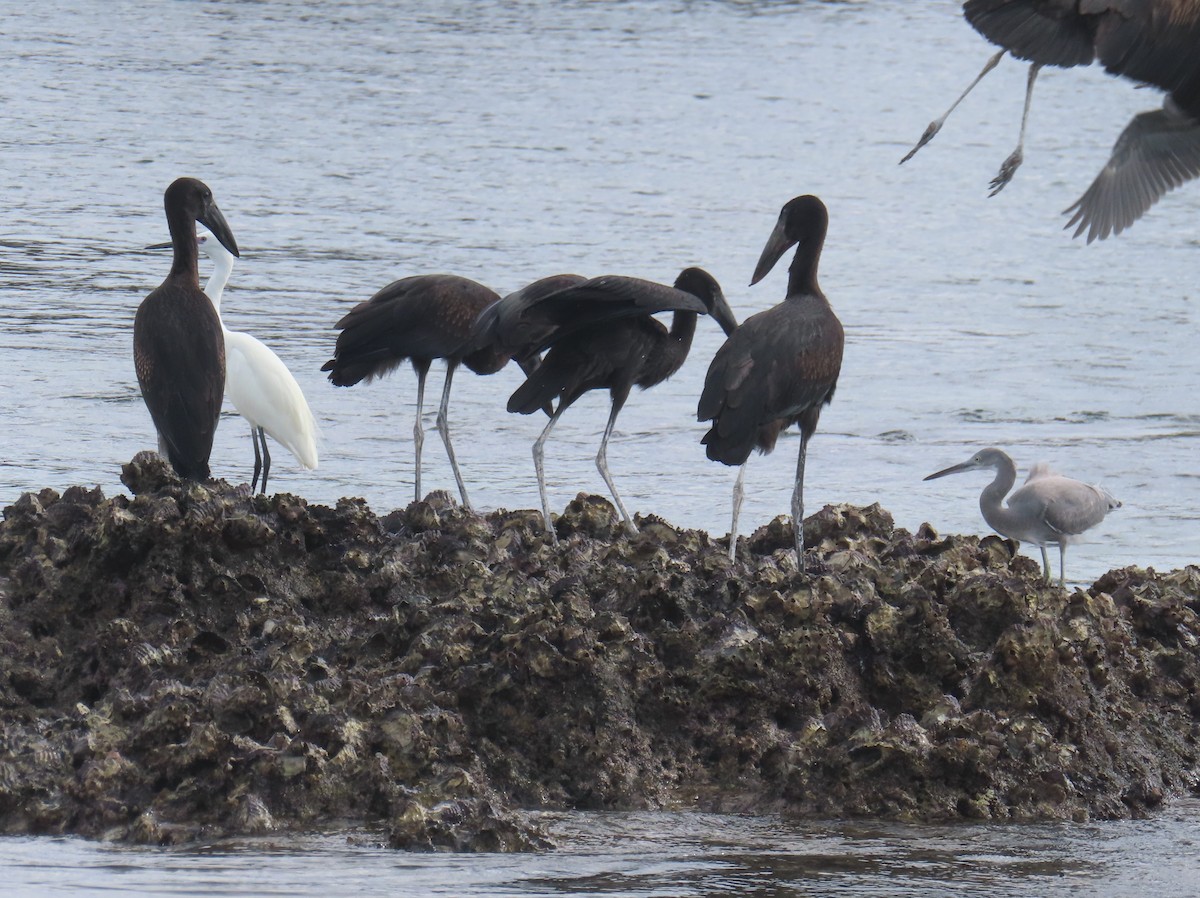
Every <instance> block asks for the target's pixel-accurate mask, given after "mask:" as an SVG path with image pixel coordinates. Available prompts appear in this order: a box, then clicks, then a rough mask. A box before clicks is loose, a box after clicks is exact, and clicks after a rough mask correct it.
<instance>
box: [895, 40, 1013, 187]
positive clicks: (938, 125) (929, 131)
mask: <svg viewBox="0 0 1200 898" xmlns="http://www.w3.org/2000/svg"><path fill="white" fill-rule="evenodd" d="M1005 52H1007V51H1005V50H1001V51H1000V52H999V53H997V54H996V55H995V56H993V57H992V58H991V59H989V60H988V61H987V65H985V66H984V67H983V71H982V72H980V73H979V74H978V75H976V76H975V80H974V81H972V82H971V83H970V84H969V85H968V86H967V89H966V90H964V91H963V92H962V93H961V94H960V95H959V98H958V99H957V100H955V101H954V102H953V103H952V104H951V105H950V108H949V109H947V110H946V112H945V113H944V114H943V115H942V117H941V118H936V119H934V120H933V121H932V122H930V123H929V125H928V126H927V127H926V128H925V133H924V134H922V135H921V139H920V140H918V141H917V145H916V146H915V147H913V148H912V149H911V150H909V151H908V153H907V154H906V155H905V157H904V158H903V159H901V160H900V164H901V165H903V164H904V163H905V162H907V161H908V160H909V159H911V158H912V157H913V156H915V155H916V154H917V150H919V149H921V147H923V146H925V144H927V143H929V141H931V140H933V137H934V135H935V134H937V133H938V132H939V131H941V130H942V125H944V124H946V119H947V118H948V117H949V116H950V113H952V112H953V111H954V110H955V108H956V107H957V106H958V104H959V103H961V102H962V101H963V100H964V99H966V96H967V94H969V93H970V92H971V91H972V90H974V89H975V85H976V84H978V83H979V82H980V81H982V80H983V76H984V75H986V74H987V73H988V72H990V71H991V70H992V69H994V68H995V67H996V64H997V63H998V62H999V61H1000V57H1001V56H1003V55H1004V54H1005Z"/></svg>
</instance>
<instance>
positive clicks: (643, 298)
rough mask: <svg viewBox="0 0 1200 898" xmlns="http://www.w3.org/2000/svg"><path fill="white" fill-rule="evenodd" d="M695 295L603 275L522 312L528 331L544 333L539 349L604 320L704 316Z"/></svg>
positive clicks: (699, 301) (548, 296)
mask: <svg viewBox="0 0 1200 898" xmlns="http://www.w3.org/2000/svg"><path fill="white" fill-rule="evenodd" d="M707 311H708V309H707V307H706V306H705V305H704V302H703V301H702V300H701V299H700V298H699V297H697V296H694V295H692V294H691V293H688V292H686V291H684V290H678V289H676V288H675V287H668V286H667V285H666V284H659V283H657V282H655V281H647V280H643V279H642V278H635V277H628V276H626V275H619V274H605V275H601V276H600V277H594V278H589V279H588V280H586V281H583V282H582V283H579V284H575V285H574V286H570V287H567V288H565V289H563V290H558V291H555V292H553V293H550V294H548V295H545V296H542V297H539V298H538V299H537V300H536V301H534V302H531V303H529V304H528V305H527V306H526V307H525V308H524V309H523V310H522V312H521V316H520V320H521V321H522V322H523V323H524V325H525V326H526V327H528V328H529V330H530V332H537V333H542V334H544V337H543V338H542V340H541V343H540V345H539V346H538V347H537V348H538V350H539V351H540V350H543V349H546V348H548V347H549V346H552V345H553V344H554V343H556V342H558V341H559V340H562V339H563V338H565V337H568V336H570V335H571V334H574V333H577V332H578V331H580V330H583V329H584V328H588V327H592V326H593V325H596V324H599V323H601V322H603V321H614V320H617V319H620V318H631V317H640V316H644V315H653V314H655V313H657V312H695V313H697V314H699V315H703V314H705V313H707Z"/></svg>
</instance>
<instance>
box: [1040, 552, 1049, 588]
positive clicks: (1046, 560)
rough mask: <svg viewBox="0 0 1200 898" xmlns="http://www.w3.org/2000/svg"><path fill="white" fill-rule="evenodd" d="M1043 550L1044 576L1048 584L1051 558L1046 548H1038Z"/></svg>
mask: <svg viewBox="0 0 1200 898" xmlns="http://www.w3.org/2000/svg"><path fill="white" fill-rule="evenodd" d="M1038 548H1039V549H1041V550H1042V576H1043V577H1045V578H1046V582H1047V583H1049V582H1050V556H1049V555H1048V554H1046V547H1045V546H1038Z"/></svg>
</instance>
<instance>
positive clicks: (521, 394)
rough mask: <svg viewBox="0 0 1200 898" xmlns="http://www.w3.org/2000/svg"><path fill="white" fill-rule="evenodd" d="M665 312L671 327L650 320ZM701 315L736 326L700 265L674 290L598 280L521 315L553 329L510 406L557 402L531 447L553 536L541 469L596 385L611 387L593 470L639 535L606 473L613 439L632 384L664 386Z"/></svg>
mask: <svg viewBox="0 0 1200 898" xmlns="http://www.w3.org/2000/svg"><path fill="white" fill-rule="evenodd" d="M667 311H670V312H673V313H674V314H673V316H672V321H671V327H670V329H669V330H668V328H667V327H666V326H665V325H663V324H662V323H661V322H659V321H657V320H655V319H654V318H653V317H651V316H652V315H653V314H654V313H656V312H667ZM700 314H708V315H711V316H712V317H713V318H714V319H716V320H717V322H718V323H720V324H721V326H722V327H724V328H726V329H727V330H728V329H730V328H732V327H733V326H734V319H733V312H732V311H730V309H729V305H728V304H727V303H726V302H725V296H724V294H723V293H722V292H721V288H720V286H719V285H718V284H717V282H716V280H715V279H714V278H713V277H712V275H710V274H708V273H707V272H705V271H703V270H701V269H699V268H687V269H684V271H683V272H681V273H680V275H679V277H678V278H676V280H675V286H674V287H668V286H666V285H665V284H657V283H654V282H653V281H646V280H642V279H641V278H633V277H624V276H620V275H604V276H601V277H595V278H591V279H590V280H586V281H582V282H580V283H577V284H575V285H574V286H571V287H568V288H566V289H564V290H560V291H558V292H556V293H553V294H550V295H548V296H546V297H544V298H543V299H542V300H541V301H539V302H537V303H534V304H532V305H530V306H529V307H528V308H527V309H526V310H525V311H524V312H523V315H522V317H523V319H524V320H525V321H527V322H529V324H528V325H527V326H528V327H529V328H531V329H534V330H539V329H540V330H543V331H545V332H547V333H548V334H549V336H548V337H547V338H546V342H547V344H548V346H549V351H548V352H547V353H546V357H545V358H544V359H542V362H541V364H540V365H539V366H538V367H537V368H536V369H535V370H534V371H533V373H531V374H530V375H529V376H528V378H527V379H526V381H525V382H524V383H523V384H521V386H520V387H518V388H517V389H516V391H515V392H514V393H513V394H512V396H511V397H510V398H509V400H508V410H509V411H510V412H519V413H520V414H523V415H529V414H532V413H534V412H536V411H538V410H539V409H543V408H546V407H547V406H548V405H549V404H550V403H551V402H553V400H555V399H557V400H558V405H557V407H556V408H555V410H554V413H553V414H552V415H551V416H550V421H549V423H548V424H547V425H546V427H545V429H544V430H543V431H542V433H541V436H539V437H538V438H537V441H536V442H535V443H534V444H533V465H534V469H535V471H536V472H537V480H538V492H539V494H540V496H541V500H542V515H543V516H544V518H545V522H546V531H547V532H548V533H549V534H550V535H551V537H554V536H555V532H554V525H553V522H552V521H551V518H550V503H549V500H548V499H547V497H546V478H545V473H544V468H543V455H544V447H545V445H546V439H547V438H548V437H549V436H550V431H551V430H552V429H553V428H554V425H555V424H557V423H558V419H559V418H560V417H561V416H562V413H563V412H565V411H566V410H567V409H568V408H570V406H571V404H572V403H574V402H575V400H577V399H578V398H579V397H580V396H582V395H583V394H584V393H587V392H589V391H590V390H599V389H607V390H608V391H609V396H610V397H611V399H612V407H611V410H610V411H609V415H608V424H607V426H606V427H605V428H604V436H603V438H602V439H601V440H600V451H599V452H598V453H597V455H596V467H597V468H598V469H599V471H600V476H601V477H603V478H604V483H605V484H606V485H607V486H608V489H609V492H611V493H612V497H613V499H614V501H615V502H616V505H617V508H618V510H619V511H620V513H621V519H622V520H623V521H624V523H625V528H626V530H627V531H628V532H630V533H636V532H637V526H636V525H635V524H634V522H633V518H632V517H631V516H630V514H629V512H628V510H627V509H626V508H625V503H624V502H622V501H621V496H620V494H619V493H618V492H617V487H616V485H615V484H614V483H613V479H612V475H611V474H610V473H609V470H608V440H609V438H610V437H611V436H612V431H613V425H614V424H616V421H617V415H618V414H620V412H621V409H622V408H623V407H624V405H625V401H626V400H627V399H628V398H629V394H630V391H631V390H632V389H633V387H635V386H637V387H640V388H642V389H647V388H649V387H652V386H654V385H655V384H659V383H662V382H663V381H664V380H666V379H667V378H668V377H670V376H671V375H672V374H674V373H675V372H676V371H678V370H679V368H680V366H682V365H683V362H684V360H685V359H686V358H687V355H688V351H689V350H690V349H691V345H692V337H693V335H694V334H695V332H696V318H697V316H698V315H700ZM541 348H546V347H545V346H543V347H541Z"/></svg>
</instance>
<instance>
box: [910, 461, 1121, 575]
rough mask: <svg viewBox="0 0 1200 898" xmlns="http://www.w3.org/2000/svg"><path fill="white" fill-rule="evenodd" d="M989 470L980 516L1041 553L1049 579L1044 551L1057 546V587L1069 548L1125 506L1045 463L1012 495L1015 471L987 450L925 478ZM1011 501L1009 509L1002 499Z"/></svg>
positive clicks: (1035, 469)
mask: <svg viewBox="0 0 1200 898" xmlns="http://www.w3.org/2000/svg"><path fill="white" fill-rule="evenodd" d="M981 468H991V469H993V470H994V471H995V472H996V476H995V479H993V480H992V482H991V483H989V484H988V485H987V486H986V487H984V488H983V492H982V493H981V494H980V496H979V510H980V511H981V512H983V519H984V520H985V521H987V523H988V526H989V527H991V528H992V529H993V530H995V531H996V532H997V533H999V534H1001V535H1002V536H1007V537H1008V538H1009V539H1015V540H1019V541H1021V542H1025V543H1031V544H1032V545H1035V546H1038V547H1039V548H1040V549H1041V550H1042V565H1043V569H1044V573H1045V575H1046V579H1047V580H1049V579H1050V564H1049V559H1048V558H1047V557H1046V546H1058V582H1059V585H1063V583H1064V579H1065V575H1064V566H1065V557H1066V549H1067V546H1068V545H1070V544H1071V543H1072V542H1075V541H1077V540H1078V539H1079V537H1080V536H1081V535H1082V534H1083V533H1084V531H1086V530H1090V529H1091V528H1093V527H1095V526H1096V525H1097V524H1099V523H1100V522H1101V521H1103V520H1104V518H1105V516H1106V515H1107V514H1108V513H1109V512H1110V511H1111V510H1112V509H1114V508H1119V507H1120V505H1121V503H1120V502H1119V501H1118V500H1117V499H1115V498H1114V497H1113V496H1112V494H1111V493H1109V492H1108V491H1107V490H1106V489H1104V488H1103V487H1099V486H1093V485H1092V484H1090V483H1084V482H1083V481H1080V480H1075V479H1073V478H1071V477H1064V476H1062V475H1061V474H1057V473H1055V472H1054V471H1052V470H1050V468H1049V466H1047V465H1046V464H1045V463H1042V462H1039V463H1038V464H1035V465H1034V466H1033V467H1032V468H1031V469H1030V471H1029V476H1028V477H1027V478H1026V480H1025V483H1024V485H1022V486H1021V488H1020V489H1018V490H1017V491H1016V492H1014V493H1012V495H1008V493H1009V490H1011V489H1012V488H1013V484H1015V483H1016V481H1017V466H1016V464H1014V463H1013V460H1012V459H1011V458H1010V457H1009V456H1008V453H1006V452H1004V451H1003V450H1000V449H995V448H989V449H984V450H982V451H980V452H977V453H975V455H973V456H972V457H971V458H970V459H968V460H967V461H965V462H963V463H961V464H957V465H951V466H950V467H949V468H944V469H943V470H941V471H938V472H936V473H934V474H930V475H929V476H928V477H926V478H925V479H926V480H935V479H937V478H939V477H945V476H946V475H947V474H959V473H962V472H963V471H975V470H979V469H981ZM1005 496H1008V502H1007V503H1005V501H1004V497H1005Z"/></svg>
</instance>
